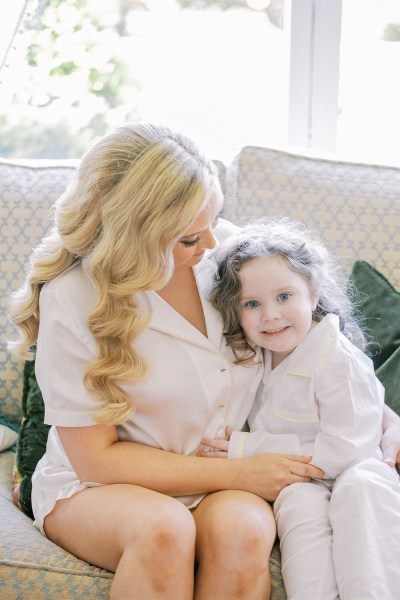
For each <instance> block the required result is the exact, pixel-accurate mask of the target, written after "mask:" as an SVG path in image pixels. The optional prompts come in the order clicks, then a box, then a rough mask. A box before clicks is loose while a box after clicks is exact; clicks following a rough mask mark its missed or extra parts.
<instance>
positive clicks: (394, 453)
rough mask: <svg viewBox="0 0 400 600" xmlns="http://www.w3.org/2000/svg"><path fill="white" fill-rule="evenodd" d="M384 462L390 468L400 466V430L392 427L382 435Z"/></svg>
mask: <svg viewBox="0 0 400 600" xmlns="http://www.w3.org/2000/svg"><path fill="white" fill-rule="evenodd" d="M381 448H382V452H383V461H384V462H385V463H387V464H388V465H389V466H390V467H394V466H395V464H396V463H397V465H399V464H400V428H399V427H397V426H395V425H392V426H390V427H388V428H387V429H386V430H385V431H384V432H383V435H382V440H381Z"/></svg>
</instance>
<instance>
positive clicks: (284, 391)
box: [229, 315, 384, 478]
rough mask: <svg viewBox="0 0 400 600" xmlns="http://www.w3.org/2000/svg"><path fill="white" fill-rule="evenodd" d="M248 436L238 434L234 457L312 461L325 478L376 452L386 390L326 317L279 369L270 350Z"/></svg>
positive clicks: (366, 361)
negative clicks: (276, 455) (266, 455)
mask: <svg viewBox="0 0 400 600" xmlns="http://www.w3.org/2000/svg"><path fill="white" fill-rule="evenodd" d="M264 352H265V372H264V377H263V384H262V386H260V389H259V391H258V393H257V398H256V401H255V403H254V406H253V408H252V411H251V413H250V416H249V419H248V422H249V426H250V432H251V433H244V432H234V433H233V435H232V437H231V440H230V442H229V456H230V457H238V456H250V455H252V454H259V453H261V452H285V453H291V454H303V455H305V456H307V455H309V454H312V464H313V465H315V466H317V467H320V468H321V469H322V470H323V471H324V472H325V474H326V475H327V476H328V477H332V478H334V477H336V476H337V475H339V473H341V472H342V471H343V470H344V469H345V468H346V467H348V466H350V465H351V464H353V463H355V462H357V461H359V460H361V459H363V458H368V457H370V456H375V455H376V453H377V452H379V450H378V449H379V443H380V440H381V437H382V426H381V423H382V410H383V403H384V390H383V386H382V384H381V383H380V381H379V380H378V379H377V378H376V377H375V374H374V369H373V365H372V361H371V359H370V358H368V357H367V356H366V355H365V354H364V353H363V352H361V350H359V349H358V348H356V347H355V346H354V345H353V344H352V343H351V342H350V341H349V340H348V339H347V338H346V337H345V336H344V335H343V334H342V333H341V332H340V331H339V320H338V317H337V316H336V315H327V316H326V317H324V319H323V320H322V321H321V322H319V323H318V324H317V325H316V326H315V327H314V328H313V329H312V330H311V331H310V333H309V334H308V335H307V336H306V338H305V339H304V340H303V342H302V343H301V344H299V346H297V348H295V350H294V351H293V352H292V353H291V354H290V355H289V356H288V357H287V358H286V359H285V360H284V361H282V362H281V363H280V364H279V365H278V366H277V367H276V368H275V369H273V370H272V369H271V352H269V351H268V350H265V351H264Z"/></svg>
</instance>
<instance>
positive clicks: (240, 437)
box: [228, 431, 249, 458]
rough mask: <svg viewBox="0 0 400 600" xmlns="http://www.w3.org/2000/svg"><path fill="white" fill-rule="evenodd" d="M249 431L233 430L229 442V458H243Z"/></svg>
mask: <svg viewBox="0 0 400 600" xmlns="http://www.w3.org/2000/svg"><path fill="white" fill-rule="evenodd" d="M248 435H249V432H248V431H233V432H232V435H231V437H230V440H229V444H228V458H242V457H243V455H244V445H245V443H246V440H247V436H248Z"/></svg>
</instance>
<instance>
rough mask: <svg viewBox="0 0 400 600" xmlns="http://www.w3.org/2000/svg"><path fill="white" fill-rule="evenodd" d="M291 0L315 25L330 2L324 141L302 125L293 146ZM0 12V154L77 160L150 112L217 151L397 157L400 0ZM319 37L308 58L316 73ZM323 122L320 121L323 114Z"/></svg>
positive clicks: (51, 2)
mask: <svg viewBox="0 0 400 600" xmlns="http://www.w3.org/2000/svg"><path fill="white" fill-rule="evenodd" d="M324 2H325V4H324ZM298 3H301V6H306V4H308V5H309V6H310V10H311V17H310V19H311V21H310V22H311V23H312V22H313V21H312V19H313V18H314V21H315V14H314V13H315V11H324V10H325V8H326V7H328V8H329V6H330V7H331V8H332V6H333V4H335V6H337V7H338V10H337V11H336V15H339V17H338V18H339V19H340V22H339V23H338V24H337V25H338V27H337V28H336V29H335V27H333V28H332V37H333V38H335V36H336V37H337V38H338V39H337V40H335V39H332V40H327V43H328V42H329V43H331V44H333V47H335V46H334V44H335V43H336V42H337V49H338V50H337V61H336V62H337V68H338V70H339V84H338V88H337V92H336V96H335V97H333V98H332V101H333V102H332V103H331V104H332V105H333V107H334V109H333V110H334V114H333V120H334V139H333V140H330V142H329V143H326V144H325V143H324V142H323V143H321V142H320V141H319V140H320V139H321V136H320V137H319V138H318V139H317V138H316V137H315V136H313V135H306V136H305V138H304V139H303V140H302V139H300V141H299V140H298V139H296V142H295V144H294V145H293V135H291V131H290V128H291V127H293V126H295V123H294V124H293V117H292V119H290V110H291V109H290V105H291V106H292V107H293V103H294V105H296V103H297V98H296V96H294V97H293V89H294V88H293V77H295V78H297V81H302V78H303V74H302V71H301V68H303V67H296V68H297V70H298V72H297V73H293V54H292V55H291V49H292V50H293V43H294V42H293V40H294V37H293V36H294V35H296V31H297V35H298V33H299V32H300V34H302V31H301V29H302V28H305V27H306V25H305V23H304V22H303V21H302V19H300V20H299V19H298V18H297V17H296V18H295V19H294V17H293V15H295V14H296V13H295V10H294V9H295V8H298V7H299V4H298ZM329 3H331V4H330V5H329ZM313 11H314V13H313ZM2 13H3V14H2V18H1V21H0V28H1V29H0V59H1V57H3V60H2V62H3V63H4V64H3V67H2V69H1V72H0V79H1V84H0V155H1V156H3V157H18V158H29V157H32V158H33V157H49V158H77V157H80V156H81V155H82V153H83V152H84V151H85V150H86V148H87V147H88V145H89V144H90V143H91V142H92V141H93V140H95V139H96V138H97V137H99V136H101V135H103V134H104V133H106V132H107V131H109V130H110V129H111V128H113V127H114V126H116V125H118V124H120V123H121V122H123V121H126V120H146V121H152V122H157V123H164V124H167V125H169V126H170V127H172V128H174V129H178V130H181V131H183V132H184V133H186V134H187V135H189V136H191V137H193V138H194V139H196V140H197V141H198V142H199V143H200V144H201V145H202V147H203V148H204V150H205V151H206V152H207V153H208V154H210V155H211V156H212V157H215V158H221V159H223V160H226V159H227V157H229V156H230V155H232V154H233V153H234V152H235V150H237V149H238V148H239V147H241V146H244V145H263V146H269V147H273V148H283V149H289V150H291V149H292V150H295V151H297V150H301V149H303V147H304V148H305V149H307V150H308V151H312V152H313V153H317V154H318V153H320V154H322V155H326V154H329V155H333V156H335V157H343V158H346V159H350V160H356V161H364V162H365V161H366V162H377V163H383V164H393V165H400V152H399V150H400V147H399V144H400V142H399V140H400V119H399V109H398V107H399V106H400V78H399V76H398V73H399V67H400V2H399V1H398V0H342V2H339V1H338V0H291V1H290V0H270V1H268V0H267V1H262V0H248V2H246V1H245V0H231V1H229V0H220V1H218V0H215V1H213V0H208V1H207V0H192V1H190V0H187V1H185V0H181V1H178V0H142V1H139V0H138V1H135V0H86V1H85V0H35V1H28V2H26V1H24V0H13V2H12V3H7V7H6V8H4V7H3V8H2ZM21 13H22V16H21ZM20 16H21V19H20V23H19V26H18V27H17V28H16V25H17V21H18V18H19V17H20ZM302 18H303V17H302ZM335 18H336V17H335ZM15 28H16V29H17V32H16V35H15V36H13V39H12V41H11V42H10V39H11V37H12V36H11V35H10V34H11V33H12V32H13V31H14V30H15ZM336 31H337V33H336ZM317 34H318V32H317ZM317 34H315V35H317ZM321 43H322V46H321ZM324 43H325V42H324V40H322V42H320V43H319V46H318V45H314V46H312V48H313V50H312V52H313V54H311V55H310V57H309V59H308V65H307V69H308V72H309V71H310V69H311V70H313V76H314V78H315V77H316V75H315V74H317V75H318V61H320V60H321V59H322V57H323V55H324V45H323V44H324ZM6 54H7V56H6V57H5V55H6ZM335 60H336V59H335V57H334V59H333V62H332V64H333V65H334V64H335ZM291 61H292V62H291ZM0 64H1V63H0ZM291 64H292V70H291ZM323 69H324V67H322V70H323ZM324 76H327V77H329V69H328V73H325V74H324ZM332 77H334V68H333V69H332ZM291 86H292V87H291ZM311 88H312V84H310V85H309V90H308V92H309V93H310V98H312V93H313V90H312V89H311ZM314 92H315V90H314ZM290 94H292V96H290ZM290 98H291V104H290ZM307 104H309V105H310V106H311V100H309V101H306V102H305V108H304V110H308V109H309V108H310V107H308V106H307ZM302 110H303V109H302ZM310 111H311V108H310ZM310 114H311V113H310ZM296 118H297V117H296ZM307 118H308V119H309V121H310V123H311V120H312V119H311V117H307V116H305V119H307ZM324 119H325V116H324V114H323V115H322V126H323V125H324V122H326V124H327V127H328V121H329V120H331V121H332V114H331V115H329V114H327V115H326V119H325V120H324ZM310 127H311V125H310ZM331 137H332V135H331ZM322 138H323V136H322Z"/></svg>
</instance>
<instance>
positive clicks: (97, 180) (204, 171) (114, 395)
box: [9, 123, 222, 424]
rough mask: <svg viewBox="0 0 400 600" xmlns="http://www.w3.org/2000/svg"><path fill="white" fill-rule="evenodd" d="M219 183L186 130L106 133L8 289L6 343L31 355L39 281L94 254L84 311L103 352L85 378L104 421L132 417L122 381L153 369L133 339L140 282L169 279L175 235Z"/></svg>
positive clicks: (143, 311)
mask: <svg viewBox="0 0 400 600" xmlns="http://www.w3.org/2000/svg"><path fill="white" fill-rule="evenodd" d="M221 193H222V192H221V188H220V186H219V180H218V173H217V170H216V167H215V165H214V164H213V163H212V161H210V160H209V159H207V158H206V157H205V156H204V155H203V154H202V153H201V152H200V151H199V149H198V148H197V146H196V145H195V144H194V143H193V142H192V141H191V140H189V139H187V138H186V137H184V136H183V135H181V134H179V133H174V132H172V131H171V130H169V129H168V128H165V127H160V126H154V125H150V124H142V123H135V124H134V123H127V124H125V125H122V126H121V127H118V128H117V129H115V130H114V131H113V132H112V133H110V134H109V135H106V136H105V137H104V138H102V139H101V140H100V141H99V142H98V143H96V144H95V145H94V146H93V147H92V148H91V149H90V150H89V151H88V152H87V153H86V154H85V155H84V156H83V158H82V160H81V162H80V165H79V167H78V168H77V170H76V173H75V177H74V180H73V182H72V184H71V185H70V187H69V188H68V189H67V190H66V192H65V193H64V194H63V196H61V198H60V199H59V201H57V202H56V204H55V206H54V218H53V220H54V224H53V228H52V230H51V233H50V234H49V235H48V236H46V237H44V238H43V240H42V242H41V243H40V244H39V246H37V248H36V249H34V251H33V252H32V255H31V257H30V261H29V265H28V270H27V275H26V279H25V282H24V285H23V286H22V288H21V289H20V290H18V291H17V292H15V293H14V294H13V296H12V298H11V309H10V318H11V320H12V322H13V323H14V325H15V326H16V327H17V330H18V332H19V336H18V339H16V340H15V341H14V342H10V344H9V346H10V349H11V350H12V351H13V352H14V353H16V354H17V355H19V356H20V357H22V358H24V359H32V352H29V351H28V350H29V349H30V348H32V346H33V345H34V344H35V343H36V340H37V336H38V330H39V321H40V316H39V295H40V290H41V288H42V286H43V284H44V283H46V282H47V281H51V280H52V279H54V278H55V277H57V276H58V275H60V274H61V273H63V272H64V271H65V270H66V269H68V268H69V267H70V266H71V265H72V264H73V263H74V262H75V261H76V260H77V259H80V258H82V257H88V258H89V266H90V269H91V273H92V276H93V279H94V281H95V285H96V288H97V291H98V294H99V299H98V303H97V305H96V306H95V307H94V309H93V310H92V312H91V313H90V315H89V318H88V326H89V329H90V331H91V333H92V334H93V336H94V338H95V340H96V343H97V346H98V356H97V357H96V359H95V360H94V361H93V362H92V363H91V364H90V365H89V367H88V369H87V371H86V374H85V378H84V384H85V386H86V388H87V389H88V390H89V391H90V392H91V393H93V394H94V395H96V396H97V397H101V398H103V399H104V400H105V404H104V405H103V406H102V407H101V408H100V409H99V410H98V412H97V413H96V420H97V421H98V422H99V423H110V424H118V423H122V422H124V421H126V420H127V419H128V418H129V416H130V414H131V412H132V410H133V408H134V407H133V405H132V402H131V400H130V399H129V397H128V395H127V394H126V392H125V391H124V390H123V389H122V387H121V384H124V383H128V382H129V383H135V382H139V381H142V380H143V379H144V378H145V377H146V374H147V364H146V361H145V360H144V358H143V356H141V355H140V354H139V353H138V352H137V350H135V347H134V344H133V342H134V340H135V338H136V337H137V336H138V335H139V334H140V333H141V332H142V331H143V330H144V329H145V328H146V326H147V325H148V323H149V320H150V317H151V314H150V307H149V305H148V303H147V302H146V301H145V300H144V297H143V295H141V292H143V291H146V290H147V291H149V290H158V289H161V288H162V287H164V286H165V284H166V283H167V282H168V280H169V279H170V277H171V276H172V273H173V257H172V249H173V246H174V244H175V243H176V241H177V240H178V239H179V237H181V236H182V235H183V234H184V233H185V232H186V231H187V230H188V229H189V227H190V226H191V224H192V223H193V221H194V220H195V218H196V216H197V215H198V213H199V211H200V210H201V208H202V206H203V205H204V203H205V202H206V201H207V200H208V198H209V197H210V195H212V194H217V195H219V194H221Z"/></svg>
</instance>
